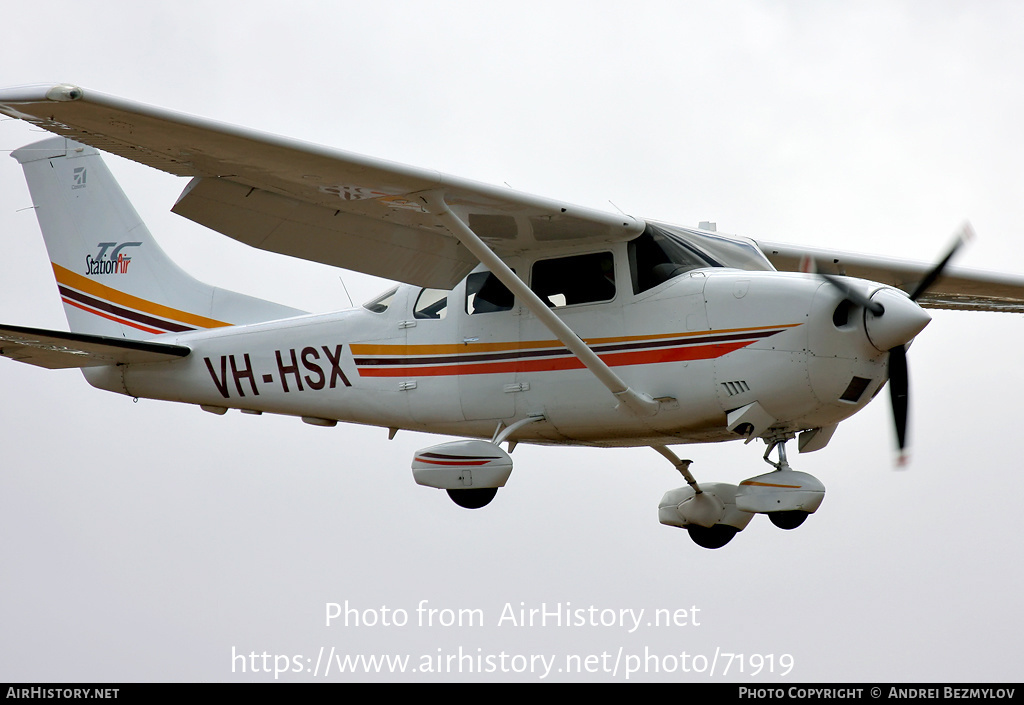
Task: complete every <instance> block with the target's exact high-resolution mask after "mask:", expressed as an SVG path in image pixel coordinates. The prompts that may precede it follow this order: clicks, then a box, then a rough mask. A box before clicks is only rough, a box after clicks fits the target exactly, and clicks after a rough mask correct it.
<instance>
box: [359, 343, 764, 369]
mask: <svg viewBox="0 0 1024 705" xmlns="http://www.w3.org/2000/svg"><path fill="white" fill-rule="evenodd" d="M753 342H754V341H752V340H741V341H738V342H735V343H724V344H716V345H701V346H695V347H690V348H668V349H664V350H650V351H644V350H640V351H635V352H623V353H610V354H608V355H600V356H599V357H600V358H601V359H602V360H604V361H605V363H606V364H608V365H609V366H610V367H622V366H624V365H656V364H659V363H662V362H682V361H684V360H685V361H689V360H710V359H714V358H716V357H721V356H722V355H725V354H727V353H731V352H732V351H733V350H739V349H740V348H743V347H746V346H747V345H750V344H751V343H753ZM583 367H584V365H583V363H582V362H580V360H579V358H576V357H560V358H555V359H553V360H552V359H545V360H515V361H512V362H478V363H470V364H459V363H456V364H452V365H433V366H426V367H360V368H359V376H360V377H407V376H409V375H416V376H420V377H443V376H447V375H486V374H499V373H504V372H553V371H556V370H582V369H583Z"/></svg>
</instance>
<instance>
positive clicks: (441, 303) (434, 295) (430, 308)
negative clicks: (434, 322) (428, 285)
mask: <svg viewBox="0 0 1024 705" xmlns="http://www.w3.org/2000/svg"><path fill="white" fill-rule="evenodd" d="M447 313H448V292H447V291H445V290H444V289H423V290H422V291H420V295H419V296H417V297H416V305H415V306H414V307H413V310H412V315H413V317H414V318H427V319H430V318H433V319H438V320H439V319H442V318H444V317H445V315H446V314H447Z"/></svg>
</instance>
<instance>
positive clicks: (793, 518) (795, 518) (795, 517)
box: [768, 509, 810, 531]
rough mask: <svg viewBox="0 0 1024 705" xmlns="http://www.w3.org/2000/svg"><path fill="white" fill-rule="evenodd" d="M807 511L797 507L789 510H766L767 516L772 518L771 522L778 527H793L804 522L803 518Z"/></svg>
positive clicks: (788, 528)
mask: <svg viewBox="0 0 1024 705" xmlns="http://www.w3.org/2000/svg"><path fill="white" fill-rule="evenodd" d="M809 516H810V514H809V513H808V512H802V511H800V510H799V509H794V510H793V511H790V512H768V518H769V519H771V520H772V523H773V524H775V526H777V527H779V528H780V529H786V530H787V531H788V530H790V529H795V528H796V527H798V526H800V525H801V524H803V523H804V520H805V519H806V518H807V517H809Z"/></svg>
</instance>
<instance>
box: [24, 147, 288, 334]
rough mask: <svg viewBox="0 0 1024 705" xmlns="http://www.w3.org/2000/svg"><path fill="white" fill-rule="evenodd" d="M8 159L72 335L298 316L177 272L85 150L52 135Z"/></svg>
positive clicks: (185, 328)
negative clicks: (18, 168)
mask: <svg viewBox="0 0 1024 705" xmlns="http://www.w3.org/2000/svg"><path fill="white" fill-rule="evenodd" d="M11 156H12V157H14V158H15V159H17V160H18V162H19V163H21V165H22V168H23V169H24V170H25V178H26V180H27V181H28V187H29V191H30V192H31V194H32V200H33V202H34V203H35V208H36V216H37V217H38V218H39V227H40V229H41V230H42V232H43V239H44V240H45V242H46V250H47V252H48V253H49V255H50V262H51V263H52V265H53V273H54V276H55V277H56V279H57V288H58V289H59V290H60V295H61V300H62V301H63V302H64V312H65V315H66V316H67V319H68V325H69V326H70V327H71V330H72V332H75V333H89V334H94V335H104V336H110V337H116V338H129V339H133V340H144V339H147V338H151V337H153V336H154V335H160V334H162V333H175V332H182V331H188V330H196V329H200V328H216V327H220V326H229V325H236V324H242V323H255V322H259V321H269V320H275V319H279V318H288V317H290V316H295V315H299V314H302V313H305V312H304V311H299V310H297V309H293V308H290V307H287V306H282V305H280V304H276V303H272V302H270V301H263V300H262V299H257V298H254V297H251V296H246V295H244V294H238V293H235V292H233V291H227V290H225V289H219V288H217V287H213V286H209V285H208V284H204V283H202V282H200V281H198V280H196V279H194V278H193V277H191V276H190V275H189V274H187V273H186V272H185V271H184V270H182V269H181V268H180V267H178V266H177V265H176V264H175V263H174V262H173V261H172V260H171V259H170V258H169V257H168V256H167V254H166V253H165V252H164V251H163V249H161V248H160V246H159V245H158V244H157V242H156V241H155V240H154V239H153V237H152V235H150V233H149V230H148V229H147V228H146V226H145V224H144V223H143V222H142V221H141V220H140V218H139V216H138V214H137V213H136V212H135V209H134V208H133V207H132V205H131V203H129V202H128V199H127V197H126V196H125V195H124V192H123V191H122V190H121V187H120V186H118V185H117V182H116V181H114V178H113V176H112V175H111V173H110V171H109V170H108V169H107V167H106V165H105V164H104V163H103V160H102V159H101V158H100V155H99V153H98V152H97V151H96V150H95V149H93V148H92V147H86V146H85V145H81V144H78V143H77V142H73V141H71V140H69V139H66V138H64V137H58V138H51V139H47V140H44V141H42V142H36V143H35V144H30V145H27V146H25V147H22V148H21V149H18V150H15V151H14V152H13V153H12V154H11Z"/></svg>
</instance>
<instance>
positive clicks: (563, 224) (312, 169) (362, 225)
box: [0, 84, 644, 289]
mask: <svg viewBox="0 0 1024 705" xmlns="http://www.w3.org/2000/svg"><path fill="white" fill-rule="evenodd" d="M0 113H3V114H6V115H9V116H11V117H16V118H19V119H22V120H26V121H28V122H31V123H33V124H35V125H38V126H39V127H42V128H44V129H46V130H49V131H51V132H55V133H57V134H61V135H65V136H68V137H71V138H73V139H75V140H76V141H79V142H82V143H84V144H88V145H90V146H93V147H96V148H97V149H102V150H104V151H107V152H111V153H113V154H117V155H119V156H122V157H125V158H127V159H130V160H132V161H136V162H140V163H142V164H146V165H148V166H151V167H154V168H157V169H160V170H163V171H166V172H169V173H171V174H176V175H178V176H191V177H193V179H192V181H191V182H190V183H189V184H188V186H187V187H186V188H185V190H184V192H183V193H182V195H181V197H180V198H179V200H178V202H177V203H176V204H175V206H174V208H173V210H174V212H176V213H178V214H180V215H182V216H184V217H186V218H189V219H191V220H193V221H195V222H197V223H200V224H202V225H205V226H207V227H209V228H212V229H214V230H217V231H218V232H221V233H223V234H225V235H227V236H229V237H232V238H234V239H236V240H239V241H241V242H244V243H246V244H249V245H252V246H254V247H258V248H260V249H264V250H269V251H271V252H278V253H281V254H286V255H291V256H294V257H300V258H302V259H307V260H311V261H315V262H322V263H324V264H329V265H333V266H337V267H343V268H345V269H351V270H355V271H360V272H365V273H367V274H373V275H377V276H381V277H385V278H388V279H394V280H398V281H404V282H408V283H410V284H417V285H420V286H428V287H433V288H439V289H450V288H452V287H453V286H454V285H455V284H457V283H458V282H459V281H460V280H461V279H462V278H463V277H464V276H465V275H466V274H468V273H469V271H470V270H471V269H472V268H473V267H474V266H475V265H476V264H477V263H478V260H477V259H476V258H475V257H473V256H472V255H471V254H470V253H469V252H468V251H467V250H466V249H465V248H464V247H463V246H462V245H460V243H459V242H458V240H457V239H456V238H454V237H452V236H451V234H450V233H449V232H448V231H447V230H446V229H444V228H443V227H441V226H440V224H439V222H438V220H437V219H436V218H435V217H434V216H433V215H431V214H429V213H427V212H426V211H425V210H424V209H423V207H422V205H421V202H420V200H419V199H416V198H415V195H416V194H419V193H424V192H437V191H441V192H443V195H444V200H445V202H446V203H447V205H448V207H449V208H451V210H452V211H453V212H454V213H455V214H456V215H457V216H459V218H460V219H461V220H463V221H464V222H466V223H467V224H468V225H469V226H470V227H471V228H472V229H473V231H474V232H475V233H476V234H477V235H479V236H480V237H481V238H482V239H483V240H484V241H485V242H487V244H488V245H489V246H490V247H491V248H492V249H493V250H494V251H495V253H497V254H498V255H499V256H501V257H505V256H508V255H510V254H513V253H515V252H518V251H523V250H534V251H535V250H537V249H543V248H553V247H565V246H566V245H572V244H577V243H579V244H586V243H595V242H608V241H614V240H626V239H630V238H632V237H634V236H636V235H638V234H639V233H640V232H642V231H643V229H644V223H643V222H640V221H637V220H635V219H632V218H629V217H628V216H622V215H612V214H608V213H603V212H600V211H595V210H589V209H585V208H580V207H577V206H570V205H568V204H565V203H560V202H557V201H553V200H549V199H543V198H538V197H535V196H530V195H527V194H523V193H519V192H516V191H514V190H512V189H505V188H498V187H495V186H489V185H486V184H480V183H476V182H473V181H469V180H465V179H459V178H454V177H451V176H446V175H443V174H440V173H438V172H435V171H430V170H426V169H418V168H415V167H409V166H404V165H400V164H395V163H391V162H387V161H384V160H380V159H374V158H371V157H365V156H360V155H357V154H352V153H349V152H343V151H339V150H333V149H329V148H326V147H320V146H317V145H312V144H308V143H305V142H300V141H296V140H290V139H286V138H282V137H277V136H273V135H268V134H263V133H260V132H256V131H252V130H246V129H244V128H239V127H234V126H231V125H225V124H221V123H217V122H213V121H210V120H205V119H202V118H198V117H194V116H191V115H185V114H182V113H175V112H172V111H168V110H164V109H161V108H155V107H152V106H149V105H143V104H140V103H134V102H130V101H126V100H122V99H120V98H116V97H113V96H109V95H104V94H102V93H97V92H95V91H92V90H85V89H82V88H79V87H77V86H71V85H66V84H60V85H52V84H48V85H35V86H23V87H18V88H9V89H4V90H0Z"/></svg>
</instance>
